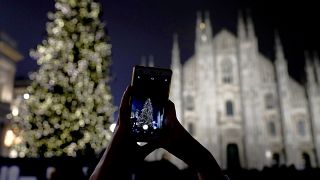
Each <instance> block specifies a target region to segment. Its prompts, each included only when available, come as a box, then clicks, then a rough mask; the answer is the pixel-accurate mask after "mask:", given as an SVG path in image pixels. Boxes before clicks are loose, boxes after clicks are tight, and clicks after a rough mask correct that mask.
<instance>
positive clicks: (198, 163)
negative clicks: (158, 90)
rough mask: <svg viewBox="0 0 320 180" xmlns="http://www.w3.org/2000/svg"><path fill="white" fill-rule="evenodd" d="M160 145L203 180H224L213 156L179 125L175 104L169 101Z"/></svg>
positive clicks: (159, 141)
mask: <svg viewBox="0 0 320 180" xmlns="http://www.w3.org/2000/svg"><path fill="white" fill-rule="evenodd" d="M158 145H159V146H160V147H163V148H164V149H166V150H167V151H169V152H170V153H171V154H173V155H175V156H176V157H178V158H179V159H181V160H183V161H184V162H185V163H187V164H188V165H189V166H191V167H193V168H194V169H196V170H197V171H198V173H199V178H200V179H201V180H209V179H210V180H211V179H221V180H222V179H224V176H223V173H222V171H221V169H220V167H219V165H218V163H217V162H216V160H215V159H214V157H213V156H212V154H211V153H210V152H209V151H208V150H207V149H206V148H205V147H203V146H202V145H201V144H200V143H199V142H198V141H197V140H195V139H194V138H193V137H192V136H191V135H190V134H189V133H188V131H187V130H186V129H185V128H184V127H183V126H182V125H181V124H180V123H179V121H178V119H177V117H176V111H175V107H174V103H173V102H172V101H170V100H169V101H168V103H167V106H166V119H165V123H164V129H163V134H162V136H161V137H160V138H159V140H158Z"/></svg>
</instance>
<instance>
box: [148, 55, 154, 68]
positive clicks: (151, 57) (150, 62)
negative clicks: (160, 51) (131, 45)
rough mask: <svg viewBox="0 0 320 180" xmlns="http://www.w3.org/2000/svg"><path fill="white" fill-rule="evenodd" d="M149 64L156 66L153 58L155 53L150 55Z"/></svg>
mask: <svg viewBox="0 0 320 180" xmlns="http://www.w3.org/2000/svg"><path fill="white" fill-rule="evenodd" d="M148 66H149V67H154V58H153V55H149V61H148Z"/></svg>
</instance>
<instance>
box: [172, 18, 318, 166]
mask: <svg viewBox="0 0 320 180" xmlns="http://www.w3.org/2000/svg"><path fill="white" fill-rule="evenodd" d="M195 37H196V38H195V53H194V55H193V56H192V57H190V58H189V59H188V60H187V61H186V62H185V63H183V64H182V63H181V61H180V53H179V46H178V41H177V38H175V39H174V43H173V49H172V63H171V69H172V70H173V77H172V84H171V91H170V98H171V100H172V101H173V102H174V103H175V106H176V112H177V117H178V119H179V120H180V122H181V123H182V124H183V126H184V127H185V128H186V129H187V130H188V131H189V132H190V133H191V134H192V135H193V136H194V137H195V138H196V139H197V140H198V141H199V142H200V143H201V144H202V145H204V146H205V147H206V148H207V149H208V150H209V151H210V152H211V153H212V154H213V155H214V157H215V158H216V159H217V161H218V163H219V164H220V165H221V166H222V167H223V168H237V167H242V168H249V169H250V168H257V169H262V168H263V167H265V166H272V165H288V166H289V165H295V167H296V168H300V169H302V168H305V167H319V161H320V65H319V59H318V58H317V57H316V56H308V55H307V56H306V67H305V72H306V77H307V83H306V84H304V85H302V84H300V83H298V82H297V81H296V80H294V79H293V78H292V77H290V75H289V73H288V66H287V60H286V58H285V55H284V52H283V48H282V44H281V41H280V38H279V36H278V35H276V37H275V60H274V62H273V61H271V60H270V59H268V58H267V57H265V56H264V55H263V54H261V53H260V52H259V50H258V42H257V36H256V35H255V30H254V25H253V22H252V20H251V18H250V17H247V18H246V21H244V19H243V18H242V17H241V16H239V17H238V26H237V36H236V35H234V34H233V33H232V32H229V31H228V30H226V29H223V30H221V31H220V32H218V33H217V34H216V35H215V36H213V33H212V26H211V22H210V18H209V14H208V13H206V14H205V15H204V17H202V15H201V13H198V15H197V22H196V36H195Z"/></svg>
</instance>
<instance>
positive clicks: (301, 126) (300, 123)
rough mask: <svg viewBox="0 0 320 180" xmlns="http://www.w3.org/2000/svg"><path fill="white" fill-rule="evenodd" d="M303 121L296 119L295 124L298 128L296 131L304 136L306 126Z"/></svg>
mask: <svg viewBox="0 0 320 180" xmlns="http://www.w3.org/2000/svg"><path fill="white" fill-rule="evenodd" d="M305 126H306V125H305V123H304V121H303V120H300V121H298V124H297V129H298V133H299V135H301V136H305V135H306V127H305Z"/></svg>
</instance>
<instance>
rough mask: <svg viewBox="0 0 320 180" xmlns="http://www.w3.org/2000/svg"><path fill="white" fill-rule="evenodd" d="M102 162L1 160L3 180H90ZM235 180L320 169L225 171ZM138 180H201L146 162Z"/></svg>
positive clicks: (278, 178)
mask: <svg viewBox="0 0 320 180" xmlns="http://www.w3.org/2000/svg"><path fill="white" fill-rule="evenodd" d="M97 162H98V159H96V158H94V157H93V158H88V157H86V158H85V157H83V158H50V159H27V158H25V159H9V158H0V179H1V180H2V179H3V180H6V179H10V178H14V177H16V178H14V179H19V178H18V177H24V178H26V177H28V178H31V179H34V180H35V179H37V180H42V179H59V180H63V179H78V180H82V179H88V178H89V176H90V174H91V172H92V171H93V169H94V167H95V165H96V164H97ZM225 173H226V174H228V175H229V176H230V178H231V179H232V180H258V179H259V180H283V179H288V180H292V179H293V180H294V179H320V169H306V170H296V169H295V168H294V167H293V166H290V167H285V166H281V167H274V168H264V169H263V170H262V171H258V170H246V169H238V170H232V171H231V170H228V171H225ZM132 179H134V180H160V179H161V180H162V179H165V180H171V179H172V180H173V179H175V180H176V179H179V180H180V179H181V180H197V174H196V172H195V171H194V170H192V169H190V168H188V169H185V170H179V169H177V168H176V167H175V166H174V165H173V164H171V163H170V162H169V161H166V160H161V161H154V162H145V163H144V164H143V165H142V166H141V167H140V168H138V170H137V172H136V173H135V175H133V178H132Z"/></svg>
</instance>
